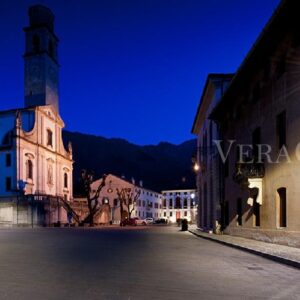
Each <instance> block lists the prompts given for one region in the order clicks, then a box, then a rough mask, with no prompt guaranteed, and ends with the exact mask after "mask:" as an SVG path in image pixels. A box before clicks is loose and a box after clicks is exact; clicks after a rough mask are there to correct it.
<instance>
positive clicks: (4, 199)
mask: <svg viewBox="0 0 300 300" xmlns="http://www.w3.org/2000/svg"><path fill="white" fill-rule="evenodd" d="M29 21H30V23H29V26H28V27H25V28H24V32H25V41H26V42H25V53H24V56H23V57H24V65H25V74H24V75H25V106H24V108H20V109H11V110H8V111H1V112H0V170H1V173H0V226H1V225H30V224H31V225H33V226H35V225H53V224H55V223H57V224H59V223H66V222H67V213H66V210H65V209H64V205H63V204H64V203H65V202H68V201H70V200H71V199H72V198H73V194H72V186H73V184H72V170H73V160H72V146H71V144H69V145H68V149H65V147H64V144H63V141H62V129H63V128H64V126H65V125H64V122H63V120H62V119H61V117H60V115H59V95H58V73H59V64H58V58H57V46H58V38H57V37H56V35H55V33H54V15H53V14H52V12H51V11H50V10H49V9H48V8H46V7H44V6H41V5H35V6H32V7H30V8H29Z"/></svg>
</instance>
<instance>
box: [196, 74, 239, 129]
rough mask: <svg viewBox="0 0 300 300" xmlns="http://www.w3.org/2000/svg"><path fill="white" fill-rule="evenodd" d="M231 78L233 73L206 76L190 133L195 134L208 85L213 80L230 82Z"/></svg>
mask: <svg viewBox="0 0 300 300" xmlns="http://www.w3.org/2000/svg"><path fill="white" fill-rule="evenodd" d="M233 76H234V73H210V74H208V76H207V78H206V82H205V85H204V88H203V91H202V95H201V97H200V101H199V105H198V108H197V112H196V115H195V118H194V122H193V127H192V130H191V132H192V133H193V134H197V130H196V127H197V123H198V120H199V117H200V111H201V110H202V109H203V105H204V98H205V95H206V92H207V89H208V86H209V83H210V82H211V81H212V80H213V79H228V80H230V79H232V78H233Z"/></svg>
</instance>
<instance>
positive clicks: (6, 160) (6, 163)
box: [5, 153, 11, 167]
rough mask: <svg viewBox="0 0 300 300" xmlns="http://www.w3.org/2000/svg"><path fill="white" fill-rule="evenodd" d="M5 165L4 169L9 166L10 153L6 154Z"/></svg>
mask: <svg viewBox="0 0 300 300" xmlns="http://www.w3.org/2000/svg"><path fill="white" fill-rule="evenodd" d="M5 165H6V167H10V166H11V154H10V153H7V154H6V156H5Z"/></svg>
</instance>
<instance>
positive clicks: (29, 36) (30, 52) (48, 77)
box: [23, 5, 59, 112]
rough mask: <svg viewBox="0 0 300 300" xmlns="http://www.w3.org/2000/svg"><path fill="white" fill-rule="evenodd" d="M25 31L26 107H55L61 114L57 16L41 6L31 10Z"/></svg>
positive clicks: (33, 7)
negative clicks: (55, 29)
mask: <svg viewBox="0 0 300 300" xmlns="http://www.w3.org/2000/svg"><path fill="white" fill-rule="evenodd" d="M28 15H29V26H28V27H25V28H24V32H25V53H24V56H23V57H24V64H25V107H30V106H39V105H41V106H42V105H52V106H53V108H54V109H55V110H56V111H57V112H59V102H58V72H59V64H58V59H57V45H58V38H57V37H56V35H55V33H54V15H53V13H52V12H51V10H50V9H48V8H47V7H45V6H42V5H34V6H31V7H30V8H29V11H28Z"/></svg>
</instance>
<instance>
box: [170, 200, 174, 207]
mask: <svg viewBox="0 0 300 300" xmlns="http://www.w3.org/2000/svg"><path fill="white" fill-rule="evenodd" d="M169 207H173V200H172V199H170V200H169Z"/></svg>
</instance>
